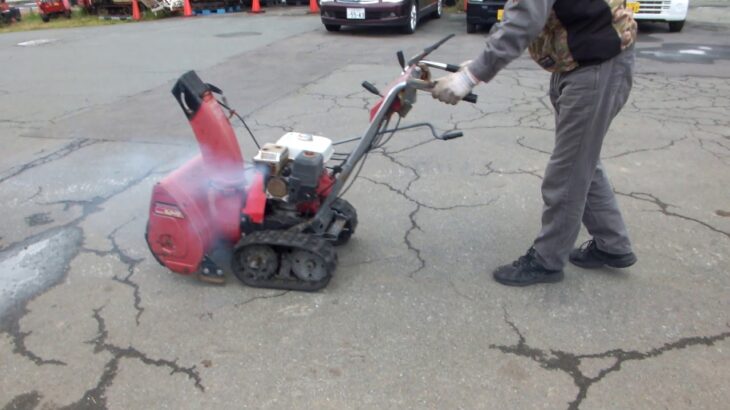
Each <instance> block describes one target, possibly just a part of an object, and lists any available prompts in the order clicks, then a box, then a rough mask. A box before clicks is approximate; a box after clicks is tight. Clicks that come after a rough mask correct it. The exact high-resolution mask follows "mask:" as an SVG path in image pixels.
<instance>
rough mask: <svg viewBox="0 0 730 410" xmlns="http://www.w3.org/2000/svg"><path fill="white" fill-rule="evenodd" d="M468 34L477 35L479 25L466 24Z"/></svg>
mask: <svg viewBox="0 0 730 410" xmlns="http://www.w3.org/2000/svg"><path fill="white" fill-rule="evenodd" d="M466 32H467V33H476V32H477V25H476V24H472V23H466Z"/></svg>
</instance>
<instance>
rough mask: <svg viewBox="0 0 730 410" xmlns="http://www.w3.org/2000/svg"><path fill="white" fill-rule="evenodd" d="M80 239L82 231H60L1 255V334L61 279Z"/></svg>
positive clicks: (74, 229)
mask: <svg viewBox="0 0 730 410" xmlns="http://www.w3.org/2000/svg"><path fill="white" fill-rule="evenodd" d="M82 239H83V235H82V232H81V229H78V228H63V229H60V230H53V231H51V232H50V233H48V234H45V235H41V236H40V237H37V238H34V240H33V241H32V242H29V243H26V244H23V245H18V246H17V247H14V248H13V249H8V250H6V251H3V252H0V331H3V330H7V327H8V325H9V324H10V323H12V322H13V321H14V319H15V318H16V316H18V315H19V314H20V313H22V311H23V309H24V307H25V304H26V303H27V302H28V301H29V300H30V299H32V298H33V297H34V296H35V295H37V294H38V293H40V292H42V291H45V290H46V289H49V288H51V287H53V286H55V285H56V284H58V283H59V282H61V281H62V280H63V278H64V276H65V274H66V271H67V269H68V265H69V263H70V262H71V259H73V258H74V256H75V255H76V254H77V253H78V250H79V247H80V246H81V241H82ZM8 322H10V323H8Z"/></svg>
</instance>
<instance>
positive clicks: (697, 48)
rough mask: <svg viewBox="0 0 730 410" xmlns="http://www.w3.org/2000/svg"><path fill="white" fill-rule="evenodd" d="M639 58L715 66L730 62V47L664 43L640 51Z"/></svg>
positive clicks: (638, 51)
mask: <svg viewBox="0 0 730 410" xmlns="http://www.w3.org/2000/svg"><path fill="white" fill-rule="evenodd" d="M637 56H638V57H642V58H648V59H650V60H655V61H660V62H664V63H670V64H671V63H691V64H714V63H715V61H717V60H730V46H725V45H707V46H701V45H696V44H685V43H664V44H662V45H661V46H660V47H649V48H642V49H639V50H637Z"/></svg>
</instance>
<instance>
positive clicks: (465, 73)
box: [431, 66, 478, 105]
mask: <svg viewBox="0 0 730 410" xmlns="http://www.w3.org/2000/svg"><path fill="white" fill-rule="evenodd" d="M477 84H478V81H477V79H476V78H474V76H473V75H471V73H470V72H469V69H468V68H467V67H466V66H464V67H462V68H461V70H459V71H457V72H455V73H453V74H449V75H447V76H445V77H441V78H439V79H437V80H436V85H435V86H434V87H433V90H431V95H432V96H433V98H436V99H438V100H439V101H441V102H445V103H447V104H451V105H456V103H458V102H459V101H461V99H462V98H464V97H466V96H467V94H469V93H470V92H471V90H472V89H473V88H474V86H476V85H477Z"/></svg>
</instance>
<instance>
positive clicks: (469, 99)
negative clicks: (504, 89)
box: [462, 93, 479, 104]
mask: <svg viewBox="0 0 730 410" xmlns="http://www.w3.org/2000/svg"><path fill="white" fill-rule="evenodd" d="M478 97H479V96H478V95H476V94H474V93H469V94H467V95H466V97H464V98H463V99H462V101H466V102H470V103H472V104H476V103H477V98H478Z"/></svg>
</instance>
